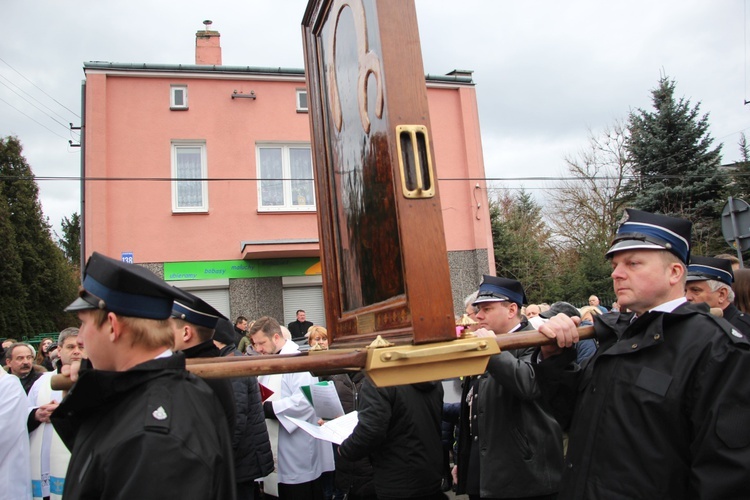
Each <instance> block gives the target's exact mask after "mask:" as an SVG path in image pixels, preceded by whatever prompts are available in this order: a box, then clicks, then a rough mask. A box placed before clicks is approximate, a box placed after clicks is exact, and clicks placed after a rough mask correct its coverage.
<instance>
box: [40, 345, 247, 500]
mask: <svg viewBox="0 0 750 500" xmlns="http://www.w3.org/2000/svg"><path fill="white" fill-rule="evenodd" d="M52 422H53V425H54V426H55V430H57V432H58V434H59V435H60V437H61V438H62V440H63V442H64V443H65V445H66V446H67V447H68V448H69V449H70V450H71V453H72V455H71V458H70V463H69V465H68V472H67V476H66V481H65V490H64V492H63V497H64V498H65V499H66V500H75V499H81V498H86V499H88V498H97V499H99V498H102V499H103V498H106V499H123V500H125V499H128V500H130V499H135V498H137V499H139V500H142V499H163V498H180V499H196V500H197V499H233V498H235V492H234V467H233V463H232V450H231V446H230V441H229V439H230V438H229V430H228V429H227V426H226V419H225V416H224V412H223V411H222V410H221V407H220V403H219V401H218V400H217V399H216V396H215V395H214V393H213V391H212V390H211V389H210V388H209V387H208V386H207V385H206V384H205V382H203V380H201V379H199V378H197V377H195V376H193V375H191V374H189V373H188V372H186V371H185V359H184V357H183V356H182V355H181V354H179V353H177V354H174V355H173V356H170V357H168V358H158V359H154V360H151V361H148V362H146V363H142V364H140V365H137V366H135V367H133V368H131V369H130V370H128V371H125V372H106V371H100V370H86V371H83V372H81V375H80V378H79V380H78V382H76V384H75V385H74V386H73V388H72V389H71V391H70V393H69V394H68V396H67V397H66V398H65V399H64V400H63V401H62V403H60V406H59V407H58V408H57V410H55V412H54V413H53V414H52Z"/></svg>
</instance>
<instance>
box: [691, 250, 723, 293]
mask: <svg viewBox="0 0 750 500" xmlns="http://www.w3.org/2000/svg"><path fill="white" fill-rule="evenodd" d="M687 280H688V281H707V280H715V281H720V282H722V283H724V284H725V285H729V286H732V282H733V281H734V272H733V271H732V263H731V262H730V261H728V260H727V259H717V258H715V257H701V256H699V255H696V256H694V257H693V258H691V259H690V265H689V266H688V275H687Z"/></svg>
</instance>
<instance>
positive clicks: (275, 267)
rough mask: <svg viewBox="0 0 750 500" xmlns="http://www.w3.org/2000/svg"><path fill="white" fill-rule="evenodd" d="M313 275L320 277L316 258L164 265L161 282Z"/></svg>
mask: <svg viewBox="0 0 750 500" xmlns="http://www.w3.org/2000/svg"><path fill="white" fill-rule="evenodd" d="M313 274H320V259H319V258H318V257H305V258H297V259H259V260H213V261H203V262H165V263H164V279H165V280H167V281H187V280H214V279H218V278H270V277H275V276H309V275H313Z"/></svg>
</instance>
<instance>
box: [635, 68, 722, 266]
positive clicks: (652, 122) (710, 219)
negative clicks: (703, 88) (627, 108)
mask: <svg viewBox="0 0 750 500" xmlns="http://www.w3.org/2000/svg"><path fill="white" fill-rule="evenodd" d="M674 91H675V82H674V81H673V80H670V79H669V78H667V77H666V76H663V77H662V78H661V79H660V80H659V85H658V87H657V88H656V89H654V90H653V91H652V102H653V107H654V111H646V110H643V109H638V110H636V111H634V112H632V113H631V114H630V117H629V123H628V129H629V132H630V136H629V138H628V141H627V150H628V156H629V159H630V161H631V163H632V167H633V169H634V174H635V175H634V179H633V181H631V182H630V183H629V185H628V189H629V191H630V194H631V195H632V199H633V206H634V207H635V208H639V209H641V210H646V211H649V212H659V213H663V214H668V215H675V216H680V217H684V218H687V219H690V220H691V221H692V222H693V227H694V233H693V239H694V249H695V252H694V253H696V254H703V255H707V254H710V253H713V252H715V251H717V250H719V249H723V242H722V239H721V229H720V228H721V220H720V215H721V207H722V206H723V204H724V203H725V201H726V200H725V199H724V193H725V187H726V185H727V178H726V176H725V174H723V173H722V172H721V171H720V169H719V167H720V164H721V147H720V146H719V147H716V148H712V143H713V138H711V136H710V135H709V133H708V127H709V123H708V114H705V115H702V116H701V115H700V114H699V113H700V104H698V105H696V106H694V107H693V106H691V104H690V101H688V100H686V99H685V98H680V99H676V98H675V97H674Z"/></svg>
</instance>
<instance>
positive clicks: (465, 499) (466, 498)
mask: <svg viewBox="0 0 750 500" xmlns="http://www.w3.org/2000/svg"><path fill="white" fill-rule="evenodd" d="M446 495H448V498H450V499H453V498H455V499H456V500H469V495H456V494H455V493H453V492H452V491H449V492H447V493H446Z"/></svg>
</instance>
